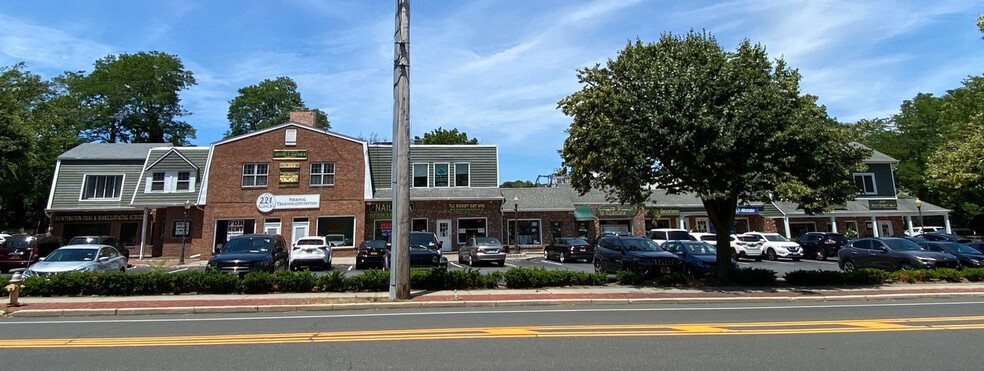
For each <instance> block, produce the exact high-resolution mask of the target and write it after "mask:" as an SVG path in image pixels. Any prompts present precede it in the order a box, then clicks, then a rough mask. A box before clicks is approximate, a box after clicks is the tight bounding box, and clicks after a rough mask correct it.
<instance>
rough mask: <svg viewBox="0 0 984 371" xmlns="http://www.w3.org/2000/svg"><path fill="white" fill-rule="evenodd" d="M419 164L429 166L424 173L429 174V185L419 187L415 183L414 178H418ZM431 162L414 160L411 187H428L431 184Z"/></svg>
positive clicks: (411, 167)
mask: <svg viewBox="0 0 984 371" xmlns="http://www.w3.org/2000/svg"><path fill="white" fill-rule="evenodd" d="M417 165H424V166H427V170H426V171H424V173H426V174H427V185H426V186H423V187H418V186H416V185H415V184H414V179H415V178H417V173H416V171H417ZM430 169H431V164H430V163H427V162H414V163H413V164H411V165H410V187H411V188H428V187H430V186H431V170H430Z"/></svg>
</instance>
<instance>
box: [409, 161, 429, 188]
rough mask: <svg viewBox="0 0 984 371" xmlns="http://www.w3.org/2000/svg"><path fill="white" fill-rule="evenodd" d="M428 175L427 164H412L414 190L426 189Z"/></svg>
mask: <svg viewBox="0 0 984 371" xmlns="http://www.w3.org/2000/svg"><path fill="white" fill-rule="evenodd" d="M427 183H429V182H428V174H427V164H413V186H414V188H425V187H427Z"/></svg>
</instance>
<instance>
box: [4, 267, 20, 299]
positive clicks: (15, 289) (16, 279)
mask: <svg viewBox="0 0 984 371" xmlns="http://www.w3.org/2000/svg"><path fill="white" fill-rule="evenodd" d="M23 282H24V278H23V276H22V275H21V274H20V273H15V274H14V276H13V277H10V282H9V284H8V285H7V286H4V289H5V290H7V293H9V294H10V303H8V304H7V306H8V307H19V306H20V303H19V302H17V299H18V297H20V292H21V289H23V288H24V284H23Z"/></svg>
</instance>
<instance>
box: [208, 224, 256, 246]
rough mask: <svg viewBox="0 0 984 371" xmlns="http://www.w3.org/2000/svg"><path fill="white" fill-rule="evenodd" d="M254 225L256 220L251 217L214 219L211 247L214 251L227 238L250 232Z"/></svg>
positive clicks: (223, 243)
mask: <svg viewBox="0 0 984 371" xmlns="http://www.w3.org/2000/svg"><path fill="white" fill-rule="evenodd" d="M255 227H256V221H255V220H253V219H233V220H216V221H215V241H213V243H214V244H213V245H212V248H213V249H214V251H219V250H220V249H222V246H223V245H225V243H226V242H228V241H229V238H232V237H235V236H242V235H244V234H251V233H253V231H254V228H255Z"/></svg>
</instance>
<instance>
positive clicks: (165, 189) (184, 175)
mask: <svg viewBox="0 0 984 371" xmlns="http://www.w3.org/2000/svg"><path fill="white" fill-rule="evenodd" d="M146 183H147V186H146V187H147V188H146V189H145V190H144V191H145V192H147V193H174V192H194V191H195V174H194V173H193V172H191V171H155V172H152V173H150V174H149V175H147V179H146Z"/></svg>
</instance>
